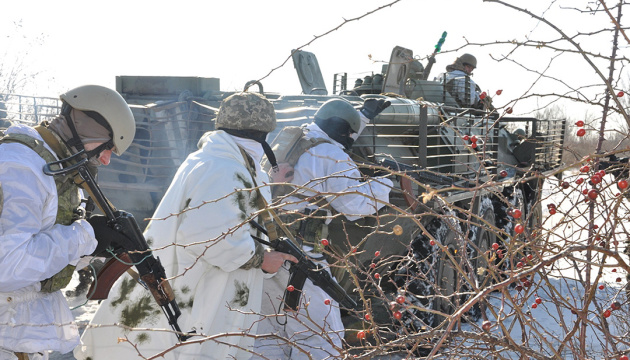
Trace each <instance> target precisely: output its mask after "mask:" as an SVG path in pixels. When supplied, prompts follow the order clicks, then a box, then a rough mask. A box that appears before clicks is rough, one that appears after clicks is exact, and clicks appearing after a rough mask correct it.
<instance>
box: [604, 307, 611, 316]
mask: <svg viewBox="0 0 630 360" xmlns="http://www.w3.org/2000/svg"><path fill="white" fill-rule="evenodd" d="M610 314H611V311H610V310H608V309H606V311H604V314H603V315H604V317H605V318H607V317H610Z"/></svg>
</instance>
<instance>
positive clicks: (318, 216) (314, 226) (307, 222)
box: [297, 209, 328, 254]
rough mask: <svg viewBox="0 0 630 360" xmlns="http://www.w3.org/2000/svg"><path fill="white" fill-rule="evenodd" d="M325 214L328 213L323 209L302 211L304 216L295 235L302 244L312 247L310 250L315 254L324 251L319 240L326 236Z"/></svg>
mask: <svg viewBox="0 0 630 360" xmlns="http://www.w3.org/2000/svg"><path fill="white" fill-rule="evenodd" d="M327 215H328V213H327V212H326V211H324V210H317V211H315V212H311V210H310V209H306V210H305V212H304V216H305V217H304V218H303V219H302V221H301V222H300V229H299V231H298V234H297V235H298V236H297V237H298V238H300V239H301V240H302V242H303V245H306V246H310V247H312V248H313V250H312V252H313V253H316V254H321V253H323V252H324V246H323V245H322V242H321V240H322V239H325V238H327V237H328V225H326V216H327Z"/></svg>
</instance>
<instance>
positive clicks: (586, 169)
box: [580, 165, 591, 173]
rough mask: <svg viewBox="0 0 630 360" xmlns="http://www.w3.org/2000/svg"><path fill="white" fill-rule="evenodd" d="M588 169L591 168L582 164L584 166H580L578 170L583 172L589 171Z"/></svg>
mask: <svg viewBox="0 0 630 360" xmlns="http://www.w3.org/2000/svg"><path fill="white" fill-rule="evenodd" d="M590 170H591V168H590V166H588V165H584V166H582V167H581V168H580V172H583V173H585V172H589V171H590Z"/></svg>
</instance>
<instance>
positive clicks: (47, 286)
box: [41, 265, 75, 293]
mask: <svg viewBox="0 0 630 360" xmlns="http://www.w3.org/2000/svg"><path fill="white" fill-rule="evenodd" d="M74 269H75V266H73V265H68V266H66V267H65V268H63V269H62V270H61V271H60V272H58V273H56V274H55V275H53V276H52V277H50V278H48V279H46V280H44V281H42V282H41V287H42V288H41V291H42V292H46V293H52V292H55V291H57V290H61V289H63V288H65V287H66V286H68V284H69V283H70V280H72V274H73V273H74Z"/></svg>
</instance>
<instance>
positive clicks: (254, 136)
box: [217, 127, 278, 170]
mask: <svg viewBox="0 0 630 360" xmlns="http://www.w3.org/2000/svg"><path fill="white" fill-rule="evenodd" d="M217 130H223V131H225V132H226V133H228V134H230V135H232V136H237V137H240V138H245V139H250V140H254V141H256V142H258V143H260V145H262V148H263V151H264V152H265V155H266V156H267V160H269V163H270V164H271V167H272V168H273V169H274V170H277V169H278V163H277V161H276V155H275V154H274V153H273V150H271V146H269V144H268V143H267V140H266V139H267V133H265V132H262V131H258V130H235V129H226V128H222V127H220V128H218V129H217Z"/></svg>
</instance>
